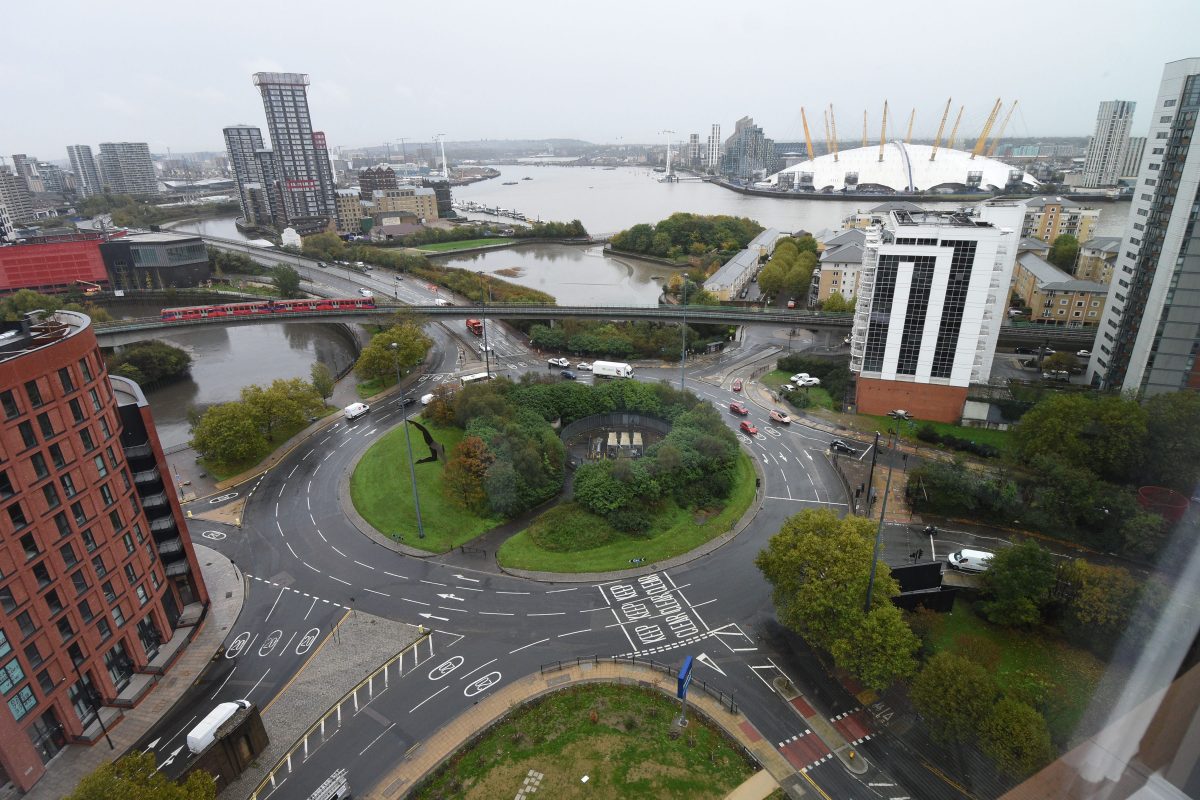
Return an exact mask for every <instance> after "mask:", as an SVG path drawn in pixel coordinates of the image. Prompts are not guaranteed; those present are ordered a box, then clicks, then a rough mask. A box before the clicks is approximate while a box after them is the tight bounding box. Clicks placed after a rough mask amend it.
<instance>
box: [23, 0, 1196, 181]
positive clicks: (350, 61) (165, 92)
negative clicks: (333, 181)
mask: <svg viewBox="0 0 1200 800" xmlns="http://www.w3.org/2000/svg"><path fill="white" fill-rule="evenodd" d="M6 19H7V22H8V23H9V27H8V34H7V35H6V36H5V37H4V40H3V41H4V45H3V47H2V48H0V98H2V99H3V105H2V106H0V108H3V114H2V115H0V154H2V155H3V156H5V157H8V156H10V155H11V154H12V153H29V154H33V155H37V156H38V157H40V158H42V159H52V160H60V159H64V158H65V157H66V154H65V147H66V145H68V144H75V143H81V144H91V145H93V147H94V146H95V145H96V144H97V143H99V142H101V141H126V140H127V141H148V142H149V143H150V148H151V149H152V150H153V151H155V152H165V151H166V149H167V148H168V147H169V148H171V149H172V150H174V151H176V152H186V151H195V150H221V149H223V147H224V144H223V140H222V137H221V128H222V127H224V126H225V125H229V124H231V123H238V122H245V123H250V124H254V125H261V126H262V127H263V128H264V135H265V127H266V126H265V124H264V119H263V112H262V103H261V99H260V97H259V95H258V92H257V90H256V89H255V87H254V86H253V84H252V83H251V74H252V73H254V72H256V71H259V70H280V71H287V72H306V73H308V74H309V75H310V76H311V78H312V86H311V87H310V95H309V97H310V105H311V108H312V116H313V125H314V127H315V128H316V129H317V130H324V131H325V132H326V133H327V135H328V138H329V142H330V145H331V146H338V145H340V146H344V147H354V146H361V145H370V144H379V143H382V142H384V141H386V140H393V141H394V140H397V139H399V138H400V137H405V138H408V139H410V140H411V139H417V140H426V141H428V140H429V139H430V138H431V137H432V136H433V135H434V134H436V133H439V132H444V133H445V134H446V136H447V139H448V140H472V139H483V138H488V139H510V138H549V137H564V138H578V139H587V140H590V141H594V142H619V141H622V142H648V141H655V142H657V141H662V139H663V137H662V136H661V135H660V131H663V130H664V129H672V130H674V131H677V132H678V134H679V135H684V136H686V134H688V133H693V132H697V133H700V134H701V139H703V138H704V137H705V136H706V135H707V133H708V129H709V126H710V125H711V123H713V122H719V123H720V124H721V126H722V132H723V135H724V136H727V135H728V134H729V131H730V130H731V129H732V127H733V123H734V121H735V120H737V119H738V118H739V117H742V116H746V115H749V116H752V117H754V119H755V121H756V122H758V123H759V124H760V125H762V126H763V128H764V129H765V131H766V134H767V136H770V137H773V138H775V139H777V140H798V139H801V138H802V136H803V133H802V129H801V126H800V113H799V108H800V106H804V107H805V108H806V109H807V112H808V121H809V125H810V129H811V130H812V134H813V137H814V138H823V136H824V132H823V126H824V123H823V121H822V116H821V110H822V109H823V108H824V107H825V106H827V105H828V104H829V103H833V104H834V107H835V111H836V114H837V123H838V132H839V134H841V137H842V138H843V139H847V138H857V137H859V136H861V134H862V114H863V109H864V108H866V109H869V111H870V131H871V134H870V135H871V136H872V137H875V138H876V139H877V138H878V136H879V123H880V108H881V107H882V105H883V101H884V99H887V100H888V101H889V106H890V114H891V118H892V119H893V120H894V121H895V123H896V124H895V125H890V126H889V130H890V131H891V132H892V134H890V135H896V136H903V135H904V128H906V127H907V124H908V117H909V113H910V111H911V110H912V109H913V107H916V109H917V117H916V123H915V125H914V131H913V133H914V136H932V135H933V134H934V133H935V132H936V130H937V125H938V121H939V119H940V117H941V113H942V110H943V108H944V106H945V103H946V98H947V97H951V96H952V97H953V98H954V109H955V110H957V107H958V105H959V104H965V105H966V111H965V112H964V115H963V123H962V127H961V129H960V133H959V140H960V142H961V141H963V140H964V139H966V138H974V137H975V136H977V135H978V133H979V130H980V127H981V125H982V122H983V120H984V119H985V118H986V116H987V114H988V111H989V110H990V108H991V105H992V104H993V103H994V102H995V99H996V98H997V97H1001V98H1003V100H1004V101H1005V104H1006V105H1005V108H1006V109H1007V104H1008V103H1010V102H1011V101H1012V100H1013V99H1016V100H1019V101H1020V103H1019V106H1018V108H1017V111H1016V113H1015V114H1014V115H1013V118H1012V121H1011V122H1010V123H1009V127H1008V133H1009V134H1011V135H1014V136H1039V135H1086V134H1089V133H1090V132H1091V129H1092V126H1093V124H1094V122H1095V114H1096V105H1097V103H1099V102H1100V101H1101V100H1109V99H1123V100H1135V101H1137V103H1138V110H1137V116H1136V118H1135V120H1134V133H1135V134H1138V133H1142V132H1144V131H1145V129H1146V126H1147V119H1148V118H1147V113H1148V106H1149V104H1150V103H1151V102H1152V101H1153V98H1154V96H1155V91H1156V89H1157V86H1158V80H1159V77H1160V75H1161V72H1162V66H1163V64H1164V63H1165V62H1167V61H1172V60H1176V59H1179V58H1186V57H1192V56H1200V41H1198V40H1197V38H1196V31H1197V30H1198V29H1200V26H1198V25H1197V23H1198V22H1200V2H1196V0H1136V1H1135V0H1128V2H1111V1H1110V0H1088V2H1086V3H1077V2H1060V1H1059V0H1008V1H1007V2H992V3H969V2H953V3H950V2H874V0H859V2H852V3H847V2H821V3H819V2H813V1H812V0H809V2H803V3H801V2H778V3H776V2H767V1H766V0H755V2H747V3H741V2H730V1H729V0H725V2H708V0H705V1H704V2H699V1H693V2H683V3H669V4H664V3H659V2H647V1H646V0H639V1H638V2H624V0H605V2H592V3H581V2H565V1H564V0H558V1H557V2H536V3H534V2H512V1H511V0H510V2H504V3H498V2H476V1H475V0H457V1H456V2H453V3H442V2H411V1H409V0H404V1H402V2H395V0H389V1H388V2H378V1H377V0H357V1H356V2H353V3H338V2H319V3H318V2H308V1H307V0H287V2H283V1H282V0H276V1H275V2H270V3H263V2H256V0H241V1H240V2H228V1H227V0H205V2H195V3H184V2H161V1H160V2H135V1H133V0H130V1H129V2H125V1H123V2H118V3H95V2H92V0H88V2H79V1H78V0H64V1H63V2H57V3H52V4H50V5H43V6H37V5H36V4H35V5H32V6H29V7H28V8H27V9H26V10H25V11H23V12H21V14H19V15H18V16H17V17H14V16H13V14H11V13H10V14H8V15H6ZM954 113H955V112H954V111H952V112H951V121H953V114H954ZM948 128H949V124H948V125H947V129H948ZM947 132H948V131H947Z"/></svg>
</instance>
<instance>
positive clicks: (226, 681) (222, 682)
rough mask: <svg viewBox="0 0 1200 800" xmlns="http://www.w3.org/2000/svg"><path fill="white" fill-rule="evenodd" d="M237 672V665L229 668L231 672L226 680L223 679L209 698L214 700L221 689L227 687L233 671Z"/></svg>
mask: <svg viewBox="0 0 1200 800" xmlns="http://www.w3.org/2000/svg"><path fill="white" fill-rule="evenodd" d="M235 672H237V667H234V668H233V669H231V670H229V674H228V675H226V676H225V680H223V681H221V685H220V686H218V687H217V690H216V691H215V692H213V693H212V695H210V696H209V698H208V699H209V700H212V699H213V698H214V697H216V696H217V695H218V694H220V693H221V690H222V689H224V688H225V684H227V683H229V679H230V678H232V677H233V673H235ZM193 719H195V717H193Z"/></svg>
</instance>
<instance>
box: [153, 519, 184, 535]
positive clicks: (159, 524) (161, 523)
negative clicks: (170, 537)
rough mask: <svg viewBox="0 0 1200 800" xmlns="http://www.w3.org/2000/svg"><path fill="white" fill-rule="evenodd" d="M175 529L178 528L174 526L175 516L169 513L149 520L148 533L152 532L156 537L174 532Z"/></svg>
mask: <svg viewBox="0 0 1200 800" xmlns="http://www.w3.org/2000/svg"><path fill="white" fill-rule="evenodd" d="M177 531H178V528H176V526H175V517H173V516H171V515H170V514H168V515H167V516H165V517H158V518H157V519H152V520H150V533H152V534H154V535H155V537H156V538H158V537H160V536H164V535H166V534H174V533H176V532H177Z"/></svg>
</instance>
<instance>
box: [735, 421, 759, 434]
mask: <svg viewBox="0 0 1200 800" xmlns="http://www.w3.org/2000/svg"><path fill="white" fill-rule="evenodd" d="M738 427H739V428H741V429H742V433H745V434H749V435H750V436H758V428H756V427H754V426H753V425H751V424H750V422H749V421H748V420H742V424H741V425H739V426H738Z"/></svg>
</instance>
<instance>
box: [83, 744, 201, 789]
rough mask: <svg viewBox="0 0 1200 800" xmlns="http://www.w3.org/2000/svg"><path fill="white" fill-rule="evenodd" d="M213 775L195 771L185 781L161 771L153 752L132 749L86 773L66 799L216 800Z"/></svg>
mask: <svg viewBox="0 0 1200 800" xmlns="http://www.w3.org/2000/svg"><path fill="white" fill-rule="evenodd" d="M216 796H217V784H216V781H215V780H214V779H213V777H212V775H210V774H208V773H207V772H205V771H204V770H196V771H194V772H192V774H190V775H188V777H187V780H185V781H184V782H183V783H176V782H175V781H173V780H171V779H170V778H168V777H167V776H166V775H165V774H163V773H162V772H160V771H159V770H158V768H157V759H156V758H155V756H154V754H153V753H139V752H136V751H135V752H132V753H130V754H129V755H127V756H123V757H122V758H120V759H119V760H117V761H115V762H111V763H107V764H102V765H100V766H99V767H97V768H96V770H95V771H93V772H92V773H91V774H89V775H87V776H85V777H84V778H83V780H81V781H80V782H79V785H78V786H76V787H75V791H73V792H72V793H71V794H69V795H67V797H66V800H111V798H116V797H120V798H122V800H214V798H215V797H216Z"/></svg>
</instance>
